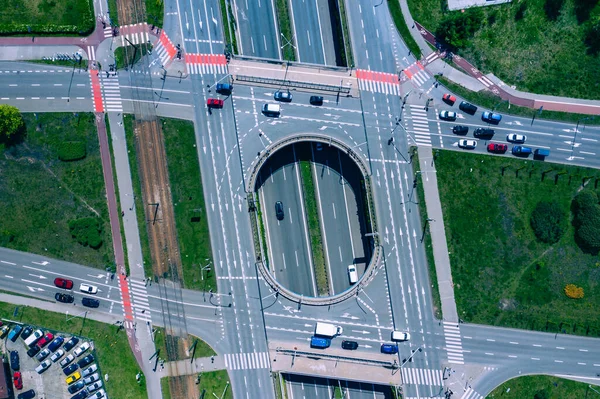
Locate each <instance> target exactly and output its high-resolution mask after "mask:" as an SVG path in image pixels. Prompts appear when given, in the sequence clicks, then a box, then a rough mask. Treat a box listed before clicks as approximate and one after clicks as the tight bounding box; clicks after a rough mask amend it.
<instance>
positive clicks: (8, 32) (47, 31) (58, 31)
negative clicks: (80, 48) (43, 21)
mask: <svg viewBox="0 0 600 399" xmlns="http://www.w3.org/2000/svg"><path fill="white" fill-rule="evenodd" d="M94 27H95V22H94V19H93V18H87V19H85V20H83V21H82V23H81V25H36V24H15V23H12V24H0V35H2V36H23V35H24V34H25V35H64V34H73V35H79V36H88V35H89V34H91V33H92V32H93V31H94Z"/></svg>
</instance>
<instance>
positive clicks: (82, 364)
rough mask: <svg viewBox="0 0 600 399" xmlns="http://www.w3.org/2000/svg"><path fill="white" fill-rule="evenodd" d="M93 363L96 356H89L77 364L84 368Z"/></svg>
mask: <svg viewBox="0 0 600 399" xmlns="http://www.w3.org/2000/svg"><path fill="white" fill-rule="evenodd" d="M93 361H94V355H87V356H86V357H84V358H81V360H79V361H78V362H77V364H78V365H79V367H82V368H83V367H85V366H87V365H88V364H90V363H92V362H93Z"/></svg>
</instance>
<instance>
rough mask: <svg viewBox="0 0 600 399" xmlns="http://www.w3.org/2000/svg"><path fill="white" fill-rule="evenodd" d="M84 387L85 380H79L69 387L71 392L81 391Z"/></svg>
mask: <svg viewBox="0 0 600 399" xmlns="http://www.w3.org/2000/svg"><path fill="white" fill-rule="evenodd" d="M83 387H85V382H83V380H79V381H77V382H76V383H74V384H71V385H69V387H68V388H67V389H68V390H69V393H75V392H77V391H80V390H81V388H83Z"/></svg>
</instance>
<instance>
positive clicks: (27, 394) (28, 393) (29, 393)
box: [17, 389, 35, 399]
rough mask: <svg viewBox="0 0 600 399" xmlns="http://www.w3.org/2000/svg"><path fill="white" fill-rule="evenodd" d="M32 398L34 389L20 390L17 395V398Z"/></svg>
mask: <svg viewBox="0 0 600 399" xmlns="http://www.w3.org/2000/svg"><path fill="white" fill-rule="evenodd" d="M33 398H35V391H34V390H33V389H30V390H29V391H25V392H21V393H20V394H19V395H18V396H17V399H33Z"/></svg>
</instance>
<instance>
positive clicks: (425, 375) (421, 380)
mask: <svg viewBox="0 0 600 399" xmlns="http://www.w3.org/2000/svg"><path fill="white" fill-rule="evenodd" d="M402 384H412V385H428V386H432V387H441V386H443V385H444V382H443V375H442V370H430V369H420V368H410V367H403V368H402Z"/></svg>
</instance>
